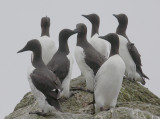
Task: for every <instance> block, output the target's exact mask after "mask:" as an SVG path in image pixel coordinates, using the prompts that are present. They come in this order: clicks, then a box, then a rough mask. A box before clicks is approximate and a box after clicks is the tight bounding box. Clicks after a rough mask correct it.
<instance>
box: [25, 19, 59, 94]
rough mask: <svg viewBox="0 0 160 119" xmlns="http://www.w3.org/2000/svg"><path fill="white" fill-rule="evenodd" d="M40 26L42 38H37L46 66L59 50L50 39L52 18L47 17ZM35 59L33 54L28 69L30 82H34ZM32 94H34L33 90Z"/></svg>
mask: <svg viewBox="0 0 160 119" xmlns="http://www.w3.org/2000/svg"><path fill="white" fill-rule="evenodd" d="M40 25H41V37H39V38H37V40H38V41H39V42H40V44H41V50H42V51H41V53H42V60H43V62H44V64H45V65H47V64H48V62H49V61H50V60H51V58H52V57H53V55H54V54H55V52H56V50H57V48H56V46H55V43H54V41H53V40H52V39H51V38H50V35H49V28H50V18H49V17H47V16H46V17H42V18H41V23H40ZM33 57H34V55H33V53H32V54H31V64H29V66H28V69H27V78H28V81H29V82H30V80H32V79H31V77H30V75H31V73H32V71H33V70H34V69H35V68H34V66H33V65H32V61H33ZM30 88H31V86H30ZM31 92H32V93H34V92H33V91H32V90H31Z"/></svg>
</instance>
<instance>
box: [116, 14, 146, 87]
mask: <svg viewBox="0 0 160 119" xmlns="http://www.w3.org/2000/svg"><path fill="white" fill-rule="evenodd" d="M113 16H115V17H116V18H117V20H118V22H119V25H118V27H117V30H116V33H117V34H118V36H119V40H120V48H119V54H120V56H121V57H122V59H123V60H124V62H125V65H126V71H125V75H126V77H127V78H128V79H131V80H136V81H139V82H141V84H143V85H145V80H144V79H145V78H147V79H149V78H148V77H147V76H146V75H145V74H144V73H143V71H142V68H141V66H142V63H141V55H140V54H139V52H138V50H137V48H136V47H135V45H134V43H132V42H131V41H130V40H129V38H128V37H127V35H126V29H127V25H128V17H127V16H126V15H125V14H119V15H115V14H114V15H113Z"/></svg>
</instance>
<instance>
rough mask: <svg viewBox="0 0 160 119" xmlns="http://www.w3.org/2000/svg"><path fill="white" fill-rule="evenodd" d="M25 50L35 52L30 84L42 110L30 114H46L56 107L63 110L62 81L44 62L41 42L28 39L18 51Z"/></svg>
mask: <svg viewBox="0 0 160 119" xmlns="http://www.w3.org/2000/svg"><path fill="white" fill-rule="evenodd" d="M24 51H32V52H33V59H32V65H33V67H34V69H33V70H32V72H31V74H30V78H29V84H30V87H31V91H32V93H33V95H34V97H35V98H36V100H37V102H38V105H39V108H40V109H41V110H42V111H41V112H39V111H36V112H30V114H38V115H40V116H45V115H46V114H47V113H49V112H52V111H54V110H55V109H56V110H57V111H62V110H61V107H60V104H59V101H58V99H59V97H60V95H61V92H62V88H61V82H60V80H59V78H58V77H57V76H56V75H55V74H54V73H53V72H52V71H50V70H49V69H48V68H47V66H46V65H45V64H44V62H43V60H42V49H41V44H40V42H39V41H38V40H36V39H34V40H30V41H28V43H27V44H26V46H25V47H24V48H23V49H21V50H20V51H18V53H20V52H24Z"/></svg>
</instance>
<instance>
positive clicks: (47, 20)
mask: <svg viewBox="0 0 160 119" xmlns="http://www.w3.org/2000/svg"><path fill="white" fill-rule="evenodd" d="M41 27H42V28H49V27H50V18H49V17H47V16H46V17H42V19H41Z"/></svg>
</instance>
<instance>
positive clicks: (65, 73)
mask: <svg viewBox="0 0 160 119" xmlns="http://www.w3.org/2000/svg"><path fill="white" fill-rule="evenodd" d="M75 33H77V32H75V31H72V30H70V29H63V30H62V31H61V32H60V33H59V48H58V50H57V52H56V53H55V55H54V56H53V57H52V59H51V61H50V62H49V63H48V65H47V66H48V68H49V69H50V70H51V71H52V72H54V73H55V74H56V75H57V77H58V78H59V79H60V81H61V83H62V88H63V95H62V96H64V97H66V98H68V97H70V95H71V93H70V80H71V74H72V67H73V59H72V56H71V53H70V51H69V48H68V43H67V42H68V38H69V37H70V36H71V35H73V34H75Z"/></svg>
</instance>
